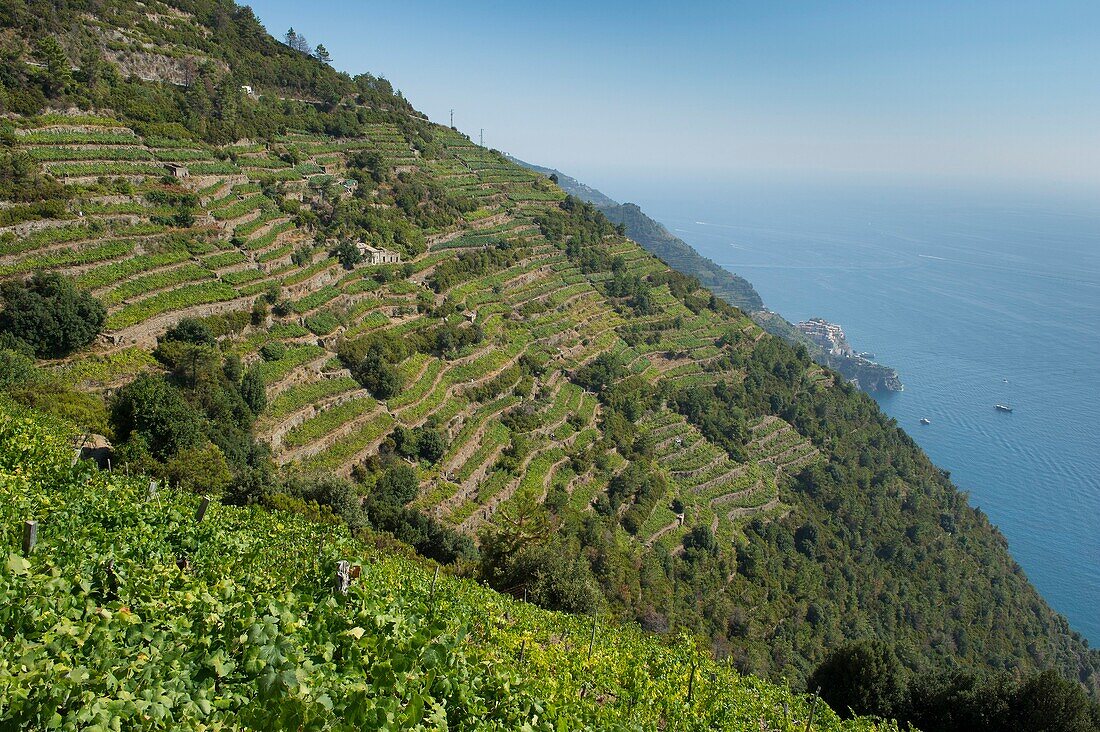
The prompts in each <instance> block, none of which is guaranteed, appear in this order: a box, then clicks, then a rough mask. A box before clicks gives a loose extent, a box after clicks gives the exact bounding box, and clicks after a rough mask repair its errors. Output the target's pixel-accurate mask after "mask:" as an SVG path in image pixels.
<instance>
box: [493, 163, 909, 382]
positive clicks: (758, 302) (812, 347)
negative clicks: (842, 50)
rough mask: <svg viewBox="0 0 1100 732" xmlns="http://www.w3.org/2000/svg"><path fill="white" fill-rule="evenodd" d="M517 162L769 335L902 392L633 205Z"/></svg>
mask: <svg viewBox="0 0 1100 732" xmlns="http://www.w3.org/2000/svg"><path fill="white" fill-rule="evenodd" d="M509 159H510V160H512V161H513V162H515V163H516V164H518V165H522V166H523V167H525V168H529V169H530V170H534V171H537V172H539V173H542V174H543V175H545V176H547V177H549V176H554V178H555V179H556V180H557V181H558V184H559V185H561V187H562V189H563V190H565V191H566V192H567V193H569V194H570V195H573V196H576V197H577V198H580V199H581V200H583V201H587V202H588V203H591V204H592V205H594V206H596V208H598V209H599V210H600V211H601V212H602V213H603V214H604V215H605V216H607V218H608V220H610V221H611V222H612V223H613V224H618V225H621V226H622V227H624V230H625V232H626V235H627V236H629V237H630V238H631V239H633V240H634V241H636V242H638V243H639V244H641V245H642V247H643V248H644V249H645V250H646V251H647V252H649V253H650V254H653V255H654V256H656V257H658V258H659V259H660V260H661V261H662V262H664V263H665V264H667V265H669V266H670V267H672V268H673V269H675V270H677V271H678V272H682V273H684V274H686V275H690V276H692V277H695V278H696V279H698V280H699V282H700V284H702V285H703V286H704V287H706V288H707V289H709V290H710V291H711V292H713V293H714V294H716V295H718V296H719V297H721V298H723V299H724V300H725V301H726V302H728V303H730V304H731V305H734V306H736V307H738V308H740V309H742V310H744V311H745V312H746V313H748V314H749V316H750V317H751V318H752V319H753V320H754V321H755V322H756V324H757V325H759V326H760V327H761V328H763V329H764V330H766V331H767V332H768V333H770V334H772V335H774V336H778V337H780V338H782V339H783V340H785V341H787V342H788V343H790V344H792V345H795V346H802V347H804V348H805V349H806V350H807V351H809V353H810V356H811V357H812V358H813V359H814V361H816V362H817V363H819V364H821V365H822V366H827V367H829V368H831V369H834V370H836V371H838V372H839V373H840V374H842V375H843V376H844V378H846V379H848V380H849V381H850V382H852V383H853V384H855V385H856V386H858V387H859V388H860V389H863V390H864V391H866V392H876V391H900V390H901V389H902V386H901V380H900V379H899V378H898V374H897V371H896V370H894V369H892V368H890V367H889V366H884V365H882V364H879V363H875V362H873V361H870V360H867V359H864V358H842V357H839V356H836V355H834V354H832V353H829V352H828V351H826V350H825V349H824V348H822V347H821V346H820V345H818V344H817V343H815V342H814V341H813V340H812V339H810V338H807V337H806V336H805V335H804V334H803V333H802V331H800V330H799V329H798V328H797V327H795V326H794V324H793V323H791V322H789V321H788V320H786V319H785V318H783V316H781V315H779V314H778V313H774V312H772V311H771V310H768V309H767V308H766V307H764V302H763V300H762V299H761V298H760V294H759V293H758V292H757V291H756V289H755V288H754V287H753V286H752V283H751V282H749V281H748V280H746V279H745V278H744V277H741V276H740V275H738V274H735V273H733V272H730V271H729V270H727V269H726V268H724V267H721V266H719V265H718V264H716V263H715V262H714V261H713V260H711V259H708V258H707V257H704V256H703V255H701V254H699V252H697V251H695V249H693V248H692V247H691V246H690V245H689V244H688V243H687V242H685V241H684V240H683V239H680V238H679V237H676V236H673V235H672V233H671V232H669V230H668V229H666V228H665V227H664V226H662V225H661V224H660V223H658V222H657V221H654V220H653V219H651V218H650V217H649V216H647V215H646V214H645V212H643V211H642V210H641V208H639V207H638V205H637V204H634V203H617V202H616V201H614V200H612V199H611V198H609V197H608V196H607V195H605V194H604V193H602V192H600V191H598V190H596V189H595V188H592V187H591V186H588V185H586V184H584V183H582V182H580V181H579V180H577V179H576V178H573V177H570V176H568V175H566V174H564V173H562V172H561V171H559V170H554V169H553V168H544V167H542V166H540V165H534V164H532V163H525V162H523V161H522V160H519V159H517V158H512V157H509Z"/></svg>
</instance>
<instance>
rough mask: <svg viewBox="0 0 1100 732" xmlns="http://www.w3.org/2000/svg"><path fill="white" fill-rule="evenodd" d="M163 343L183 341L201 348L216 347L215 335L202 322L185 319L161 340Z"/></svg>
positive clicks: (169, 330) (170, 329)
mask: <svg viewBox="0 0 1100 732" xmlns="http://www.w3.org/2000/svg"><path fill="white" fill-rule="evenodd" d="M161 340H162V341H182V342H184V343H193V344H195V345H201V346H212V345H214V333H213V332H212V331H211V330H210V327H209V326H207V325H206V323H204V322H202V321H201V320H196V319H195V318H184V319H183V320H181V321H180V322H178V323H176V324H175V325H173V326H172V327H171V328H169V329H168V331H167V332H166V333H165V334H164V337H163V338H161Z"/></svg>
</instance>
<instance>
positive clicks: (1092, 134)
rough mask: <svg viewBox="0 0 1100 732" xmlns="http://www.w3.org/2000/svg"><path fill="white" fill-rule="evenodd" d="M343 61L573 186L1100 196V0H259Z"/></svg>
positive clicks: (270, 15)
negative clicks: (718, 182)
mask: <svg viewBox="0 0 1100 732" xmlns="http://www.w3.org/2000/svg"><path fill="white" fill-rule="evenodd" d="M252 8H253V10H254V11H255V12H256V14H257V16H258V17H259V18H260V19H261V21H262V22H263V23H264V25H265V26H266V27H267V29H268V30H269V31H270V32H271V33H272V34H273V35H275V36H277V37H281V36H282V35H283V33H285V31H286V29H287V28H289V27H292V26H293V27H294V28H295V30H296V31H298V32H299V33H301V34H303V35H305V36H306V38H307V39H308V40H309V41H310V42H311V43H313V44H314V45H316V44H317V43H323V44H324V45H325V47H326V48H327V49H328V50H329V52H330V53H331V54H332V57H333V65H334V66H335V67H336V68H338V69H340V70H342V71H347V72H349V73H352V74H356V73H361V72H370V73H374V74H376V75H383V76H385V77H386V78H387V79H389V80H390V81H391V82H393V84H394V86H395V87H397V88H398V89H400V90H401V91H402V92H403V93H404V94H405V96H406V97H407V98H408V99H409V100H410V101H411V102H412V103H413V105H414V106H415V107H416V108H417V109H419V110H420V111H422V112H424V113H426V114H427V115H428V116H429V117H430V118H431V119H432V120H433V121H436V122H442V123H444V124H446V123H447V122H448V121H449V113H450V110H451V109H453V110H454V122H455V126H456V127H458V129H459V130H461V131H463V132H465V133H467V134H468V135H470V136H471V138H472V139H474V140H475V141H477V140H478V138H479V135H480V133H481V130H482V129H484V136H485V137H484V139H485V144H486V145H488V146H490V147H493V148H496V149H499V150H502V151H505V152H508V153H511V154H513V155H516V156H517V157H520V158H523V159H525V160H528V161H530V162H535V163H540V164H545V165H550V166H553V167H557V168H559V169H561V170H564V171H566V172H568V173H569V174H571V175H574V176H576V177H578V178H580V179H581V180H584V181H586V182H590V183H594V184H597V185H598V184H600V182H601V181H613V180H622V179H625V178H628V177H630V176H642V177H645V178H646V179H650V180H653V179H659V178H663V177H667V178H669V179H686V178H691V177H696V178H699V177H701V178H704V179H705V178H714V179H719V178H730V179H737V178H750V177H753V176H771V177H775V178H778V179H782V178H784V177H795V176H797V177H818V178H824V179H829V178H830V177H838V176H839V177H849V178H850V177H856V178H858V179H861V180H864V181H874V180H879V179H881V180H955V181H958V180H967V181H970V180H973V181H979V182H981V181H986V182H990V183H999V184H1003V183H1005V182H1011V183H1014V184H1015V183H1019V184H1025V185H1026V184H1039V185H1047V186H1051V185H1052V186H1062V187H1067V188H1070V189H1081V190H1090V191H1091V190H1097V191H1100V42H1098V35H1097V29H1098V28H1100V2H1097V1H1096V0H1081V1H1078V0H1043V1H1038V0H1037V1H1034V2H1025V1H1023V0H962V1H961V2H960V1H959V0H950V1H941V0H920V2H913V0H905V1H904V2H895V1H893V0H876V1H874V2H871V1H869V0H863V1H862V2H856V1H854V0H848V1H843V0H802V1H801V2H792V1H787V0H768V1H767V2H760V0H754V1H753V2H740V1H736V0H732V1H731V0H727V2H679V3H672V2H648V1H646V0H636V1H635V2H617V1H616V2H598V1H593V0H589V1H588V2H578V1H576V0H559V1H558V2H553V3H549V2H492V1H489V0H471V1H468V2H462V3H456V2H427V1H421V0H402V1H401V2H387V3H379V2H375V1H374V0H357V1H356V2H350V1H348V0H341V1H337V0H313V1H312V2H308V3H303V2H301V1H300V0H297V1H294V2H292V1H291V0H255V1H254V2H253V3H252Z"/></svg>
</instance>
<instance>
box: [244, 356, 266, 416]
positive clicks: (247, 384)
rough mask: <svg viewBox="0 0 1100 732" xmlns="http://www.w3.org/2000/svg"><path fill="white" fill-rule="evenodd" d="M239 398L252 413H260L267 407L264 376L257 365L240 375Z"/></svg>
mask: <svg viewBox="0 0 1100 732" xmlns="http://www.w3.org/2000/svg"><path fill="white" fill-rule="evenodd" d="M241 398H242V399H244V403H245V404H246V405H248V408H249V410H251V412H252V413H253V414H260V413H261V412H263V411H264V409H265V408H266V407H267V390H266V389H265V388H264V377H263V374H262V373H261V372H260V369H259V368H258V367H257V366H253V367H252V368H250V369H249V370H248V371H246V372H245V373H244V376H242V377H241Z"/></svg>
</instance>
